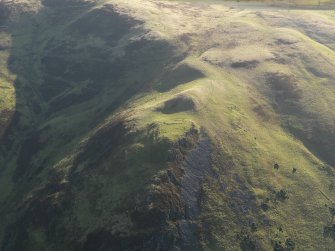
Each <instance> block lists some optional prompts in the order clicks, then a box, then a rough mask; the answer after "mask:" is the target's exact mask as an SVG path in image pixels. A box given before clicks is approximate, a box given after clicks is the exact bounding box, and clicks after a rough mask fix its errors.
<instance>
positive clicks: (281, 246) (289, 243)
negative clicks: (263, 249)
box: [273, 238, 295, 251]
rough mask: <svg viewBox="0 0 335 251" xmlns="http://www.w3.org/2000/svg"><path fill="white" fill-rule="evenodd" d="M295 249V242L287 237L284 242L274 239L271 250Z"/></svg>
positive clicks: (285, 250) (288, 250)
mask: <svg viewBox="0 0 335 251" xmlns="http://www.w3.org/2000/svg"><path fill="white" fill-rule="evenodd" d="M294 249H295V242H294V241H293V240H292V239H291V238H287V239H286V240H285V243H282V242H281V241H275V242H274V246H273V251H293V250H294Z"/></svg>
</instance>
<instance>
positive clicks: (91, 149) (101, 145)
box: [73, 120, 129, 171]
mask: <svg viewBox="0 0 335 251" xmlns="http://www.w3.org/2000/svg"><path fill="white" fill-rule="evenodd" d="M126 133H127V129H126V128H125V125H124V123H123V122H122V120H119V121H116V122H114V123H112V124H110V125H107V126H105V127H103V128H101V129H100V130H98V131H97V132H96V133H95V134H94V136H93V137H91V138H90V139H89V141H88V142H87V143H86V144H85V146H84V148H83V149H82V150H81V153H80V154H79V155H78V156H77V158H76V160H75V162H74V167H77V166H78V165H79V164H81V163H83V162H85V163H86V164H87V166H92V167H93V166H97V165H99V162H100V161H101V160H102V159H103V158H106V157H107V156H109V155H110V154H112V153H113V150H115V149H116V148H118V147H119V146H120V144H121V143H127V141H129V139H127V141H125V140H126V139H125V137H126ZM74 170H75V169H73V171H74Z"/></svg>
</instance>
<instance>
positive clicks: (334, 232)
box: [323, 224, 335, 241]
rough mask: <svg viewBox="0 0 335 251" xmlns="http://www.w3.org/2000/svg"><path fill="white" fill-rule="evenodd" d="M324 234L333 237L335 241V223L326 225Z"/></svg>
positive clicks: (326, 236)
mask: <svg viewBox="0 0 335 251" xmlns="http://www.w3.org/2000/svg"><path fill="white" fill-rule="evenodd" d="M323 236H324V237H325V238H332V239H333V240H334V241H335V224H332V225H330V226H325V227H324V228H323Z"/></svg>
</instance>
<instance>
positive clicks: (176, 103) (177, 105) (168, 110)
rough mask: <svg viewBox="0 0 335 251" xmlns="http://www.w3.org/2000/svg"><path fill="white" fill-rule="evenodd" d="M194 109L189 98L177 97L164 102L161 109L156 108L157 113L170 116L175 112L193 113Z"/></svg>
mask: <svg viewBox="0 0 335 251" xmlns="http://www.w3.org/2000/svg"><path fill="white" fill-rule="evenodd" d="M195 108H196V105H195V103H194V101H193V99H192V98H191V97H188V96H178V97H175V98H173V99H170V100H168V101H166V102H165V103H164V105H163V107H161V108H158V111H161V112H162V113H165V114H172V113H177V112H185V111H194V110H195Z"/></svg>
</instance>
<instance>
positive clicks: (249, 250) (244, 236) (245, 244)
mask: <svg viewBox="0 0 335 251" xmlns="http://www.w3.org/2000/svg"><path fill="white" fill-rule="evenodd" d="M237 241H238V242H239V246H240V249H241V250H242V251H257V250H261V247H260V244H259V241H258V240H257V239H256V238H255V237H254V236H252V235H251V234H250V233H247V232H241V233H239V234H238V235H237Z"/></svg>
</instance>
